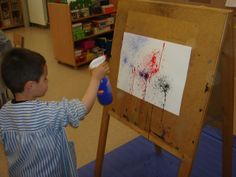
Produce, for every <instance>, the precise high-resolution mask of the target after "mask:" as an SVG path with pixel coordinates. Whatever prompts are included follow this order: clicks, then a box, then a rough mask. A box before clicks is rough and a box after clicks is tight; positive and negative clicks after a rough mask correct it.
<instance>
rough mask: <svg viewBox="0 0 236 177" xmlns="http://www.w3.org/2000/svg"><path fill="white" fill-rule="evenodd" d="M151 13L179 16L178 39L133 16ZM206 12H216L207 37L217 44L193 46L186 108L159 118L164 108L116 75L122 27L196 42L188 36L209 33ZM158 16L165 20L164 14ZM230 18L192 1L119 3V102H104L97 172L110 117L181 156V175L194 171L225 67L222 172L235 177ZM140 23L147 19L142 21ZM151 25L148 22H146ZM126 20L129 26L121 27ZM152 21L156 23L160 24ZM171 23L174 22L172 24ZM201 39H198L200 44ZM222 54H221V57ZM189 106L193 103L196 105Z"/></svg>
mask: <svg viewBox="0 0 236 177" xmlns="http://www.w3.org/2000/svg"><path fill="white" fill-rule="evenodd" d="M132 11H140V12H141V13H140V14H139V13H135V15H134V14H132V13H133V12H132ZM182 11H184V12H182ZM149 12H151V13H152V14H151V15H150V16H148V17H149V18H148V19H150V20H152V19H153V18H155V15H157V16H163V17H168V18H171V19H172V18H173V19H174V20H176V21H177V22H176V26H175V27H176V28H177V29H179V30H180V32H179V34H180V37H179V38H178V39H175V38H173V36H171V37H170V34H172V32H171V31H170V32H169V33H167V34H166V33H163V32H162V31H164V30H163V29H161V30H160V31H158V32H156V31H155V30H152V29H147V28H145V29H137V24H138V22H137V21H136V19H135V18H133V17H132V16H136V17H137V16H138V15H145V13H149ZM182 14H185V16H182ZM206 14H207V15H210V16H211V15H212V17H210V18H212V19H211V20H213V21H212V22H211V23H212V24H209V26H208V27H209V29H208V31H210V32H212V33H213V34H211V35H212V36H209V38H208V39H206V40H209V41H214V42H215V43H214V44H213V46H210V45H209V46H210V47H209V48H206V47H207V46H205V47H204V46H200V47H196V46H195V48H194V47H193V48H194V49H195V50H196V51H197V52H196V51H193V56H192V57H191V59H192V64H193V65H194V67H191V64H190V69H189V70H190V71H189V73H188V79H187V83H186V88H185V95H184V97H183V103H182V106H183V107H184V108H183V111H182V113H181V115H180V117H179V118H176V117H175V116H173V115H171V114H169V113H167V112H165V117H164V119H165V122H164V123H163V122H161V121H160V119H159V117H158V116H159V115H160V112H161V111H162V110H161V109H160V108H155V107H154V106H152V105H150V104H148V103H145V102H144V101H142V100H138V99H137V98H134V97H133V96H131V95H128V94H126V93H123V92H122V91H120V90H118V89H117V88H116V81H117V75H115V74H116V73H117V71H118V67H117V64H118V62H117V60H119V52H120V46H121V40H122V35H123V32H124V31H128V32H133V33H135V34H136V33H138V34H141V35H145V34H146V33H148V34H149V35H150V36H151V37H157V38H160V37H163V36H164V37H163V38H164V39H165V40H167V41H171V42H176V43H179V42H182V43H184V44H188V45H190V46H194V44H193V43H192V42H193V41H187V40H188V38H191V39H193V38H194V36H196V34H197V35H198V39H201V40H203V39H204V35H206V34H207V33H205V31H202V30H203V27H204V23H206V22H207V20H209V19H201V15H202V16H205V17H207V15H206ZM186 16H189V17H186ZM199 16H200V17H199ZM208 17H209V16H208ZM191 18H192V19H193V21H191V20H192V19H191ZM198 18H199V19H198ZM137 19H139V20H140V17H139V18H138V17H137ZM146 19H147V18H145V20H146ZM159 20H161V18H160V19H159ZM164 20H165V19H164ZM204 20H206V21H204ZM231 20H232V18H231V15H230V11H229V10H223V9H215V8H209V7H196V6H192V5H181V4H176V3H165V2H157V1H126V2H124V1H121V2H120V4H119V6H118V14H117V21H116V29H115V33H114V36H115V39H114V42H113V48H112V56H113V58H112V60H111V71H112V72H114V73H115V74H114V75H111V76H110V79H111V84H112V86H113V90H114V92H113V93H114V96H115V98H117V99H116V100H114V103H113V104H112V105H110V106H107V107H105V108H104V111H103V116H102V122H101V129H100V136H99V144H98V150H97V159H96V168H95V177H101V169H102V163H103V157H104V153H105V146H106V138H107V133H108V126H109V119H110V117H114V118H116V119H118V120H120V121H121V122H123V123H125V124H126V125H128V126H129V127H131V128H133V129H135V130H136V131H137V132H139V133H140V134H141V135H143V136H144V137H146V138H147V139H149V140H150V141H152V142H154V143H155V144H156V145H157V146H159V147H160V148H163V149H165V150H167V151H168V152H170V153H172V154H173V155H175V156H176V157H178V158H179V159H181V161H182V163H181V165H180V169H179V174H178V176H179V177H188V176H190V173H191V168H192V163H193V160H194V157H195V152H196V149H197V145H198V141H199V136H200V132H201V128H202V126H203V124H204V120H205V119H206V117H207V116H208V112H209V111H208V110H210V109H211V105H210V104H208V103H209V102H211V99H210V97H211V94H212V92H213V90H214V83H215V82H214V79H215V74H216V71H217V68H221V74H222V78H224V79H222V82H221V84H220V85H222V86H223V87H221V90H220V93H219V94H218V96H219V99H220V100H221V101H222V102H221V104H218V103H217V104H218V105H217V109H218V110H219V112H220V113H219V114H220V115H221V116H222V117H223V120H224V121H223V137H224V147H223V155H224V158H223V161H224V162H223V176H225V177H229V176H232V137H233V105H234V102H233V98H234V61H233V41H232V39H233V38H232V35H233V33H232V23H231ZM147 21H148V20H147ZM167 21H168V19H167ZM182 21H187V22H190V23H189V24H188V23H186V25H187V26H188V25H189V26H190V27H189V34H185V35H182V36H181V34H182V33H181V30H184V29H182V27H181V25H179V23H182ZM173 22H174V21H171V22H170V23H169V24H172V23H173ZM124 23H125V25H124ZM140 23H145V22H144V21H142V20H141V21H140ZM148 23H149V24H150V21H149V22H147V24H148ZM184 23H185V22H184ZM184 23H182V24H184ZM195 23H196V24H197V25H196V26H195V25H194V24H195ZM214 23H218V24H219V26H220V27H219V26H218V27H219V28H220V29H219V30H214V29H213V26H214ZM147 24H144V26H145V25H147ZM122 25H123V26H124V27H122ZM153 25H154V27H155V23H154V24H153ZM206 26H207V25H206ZM167 27H169V26H168V24H167ZM195 27H196V28H195ZM198 28H199V30H198ZM206 28H207V27H206ZM168 29H169V28H168ZM146 31H148V32H146ZM191 31H192V32H191ZM210 32H209V33H210ZM199 33H205V34H199ZM199 36H200V37H199ZM172 38H173V39H172ZM213 39H214V40H213ZM201 40H200V41H201ZM183 41H184V42H183ZM186 41H187V42H186ZM198 42H199V41H198ZM198 42H197V41H196V43H198ZM202 45H204V44H202ZM204 55H206V56H207V57H209V58H211V59H210V60H208V61H207V62H208V63H210V65H211V66H209V65H207V62H206V58H204ZM197 58H198V60H197ZM219 58H221V62H220V60H219ZM201 59H202V60H201ZM195 61H196V63H195ZM219 63H220V64H219ZM203 67H204V68H203ZM201 68H203V69H201ZM199 69H200V70H202V71H201V72H199V73H197V74H199V75H197V74H196V71H197V70H199ZM200 70H199V71H200ZM202 77H203V78H204V79H205V80H204V79H203V78H202ZM205 77H208V78H205ZM194 82H195V83H197V84H198V86H199V88H197V87H198V86H196V88H195V90H194V93H196V95H195V96H193V97H192V98H194V99H192V100H191V99H189V98H190V97H191V95H192V94H193V93H192V92H193V91H192V88H191V87H192V85H194ZM193 100H194V101H195V102H196V104H195V103H192V101H193ZM130 105H131V106H130ZM188 105H191V106H192V107H191V106H188ZM154 115H155V117H154ZM190 116H191V117H190ZM162 124H163V125H164V126H166V127H169V129H170V132H168V133H169V136H168V137H163V136H161V131H162V130H161V128H160V127H158V126H156V125H162ZM188 125H189V129H188V128H186V126H188ZM173 126H175V128H173ZM184 133H185V134H187V135H185V136H186V137H183V135H184ZM187 136H189V137H187Z"/></svg>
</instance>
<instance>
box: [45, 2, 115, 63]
mask: <svg viewBox="0 0 236 177" xmlns="http://www.w3.org/2000/svg"><path fill="white" fill-rule="evenodd" d="M48 10H49V21H50V30H51V34H52V39H53V50H54V57H55V59H56V60H58V62H60V63H64V64H68V65H71V66H74V67H78V66H80V65H82V64H84V63H88V62H90V61H91V60H92V59H94V58H95V57H93V56H92V57H91V56H90V57H87V58H86V59H85V60H80V59H78V57H77V55H76V50H77V46H76V45H77V44H79V43H81V42H83V41H85V40H89V39H91V40H92V39H96V38H98V37H100V36H104V35H107V34H110V33H111V34H112V33H113V31H114V24H112V25H109V28H108V29H107V30H105V31H100V32H97V33H91V34H88V35H85V36H83V37H80V38H78V39H76V38H75V37H74V36H73V32H74V31H73V29H74V28H73V26H74V25H79V24H83V23H88V22H92V21H93V20H95V19H97V18H99V17H100V18H103V17H104V18H105V17H110V16H112V15H113V14H114V13H115V12H111V13H106V14H104V13H101V14H95V15H90V16H87V17H80V18H78V19H73V18H72V15H71V10H70V7H69V5H68V4H62V3H48Z"/></svg>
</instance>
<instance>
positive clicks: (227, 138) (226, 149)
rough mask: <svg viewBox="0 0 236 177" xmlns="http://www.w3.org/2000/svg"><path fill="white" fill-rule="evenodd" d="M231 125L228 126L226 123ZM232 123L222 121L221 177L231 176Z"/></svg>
mask: <svg viewBox="0 0 236 177" xmlns="http://www.w3.org/2000/svg"><path fill="white" fill-rule="evenodd" d="M229 122H230V123H231V124H230V125H229V124H228V123H229ZM232 125H233V124H232V121H229V120H226V117H224V120H223V177H231V176H232V160H233V158H232V146H233V127H232Z"/></svg>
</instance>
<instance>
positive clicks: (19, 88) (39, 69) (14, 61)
mask: <svg viewBox="0 0 236 177" xmlns="http://www.w3.org/2000/svg"><path fill="white" fill-rule="evenodd" d="M45 64H46V61H45V59H44V57H43V56H42V55H40V54H39V53H36V52H33V51H31V50H28V49H23V48H14V49H11V50H9V51H8V52H7V53H6V54H5V55H4V56H3V61H2V64H1V74H2V79H3V81H4V82H5V84H6V86H7V87H8V88H9V89H10V90H11V91H12V93H13V94H14V93H21V92H23V91H24V86H25V84H26V82H27V81H36V82H38V81H39V79H40V77H41V75H42V74H43V70H44V65H45Z"/></svg>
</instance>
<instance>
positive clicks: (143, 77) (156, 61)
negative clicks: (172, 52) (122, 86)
mask: <svg viewBox="0 0 236 177" xmlns="http://www.w3.org/2000/svg"><path fill="white" fill-rule="evenodd" d="M164 49H165V43H163V45H162V49H161V50H157V49H155V50H153V51H151V52H150V53H149V54H147V56H146V57H145V58H144V63H143V64H140V65H139V66H138V67H137V68H136V67H132V68H131V74H132V79H131V87H130V93H131V94H132V93H133V87H134V81H135V78H137V76H139V81H140V85H141V87H142V98H143V99H145V96H146V90H147V83H148V82H150V81H151V79H152V78H153V76H154V75H156V74H157V73H158V72H159V71H160V67H161V61H162V57H163V52H164Z"/></svg>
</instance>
